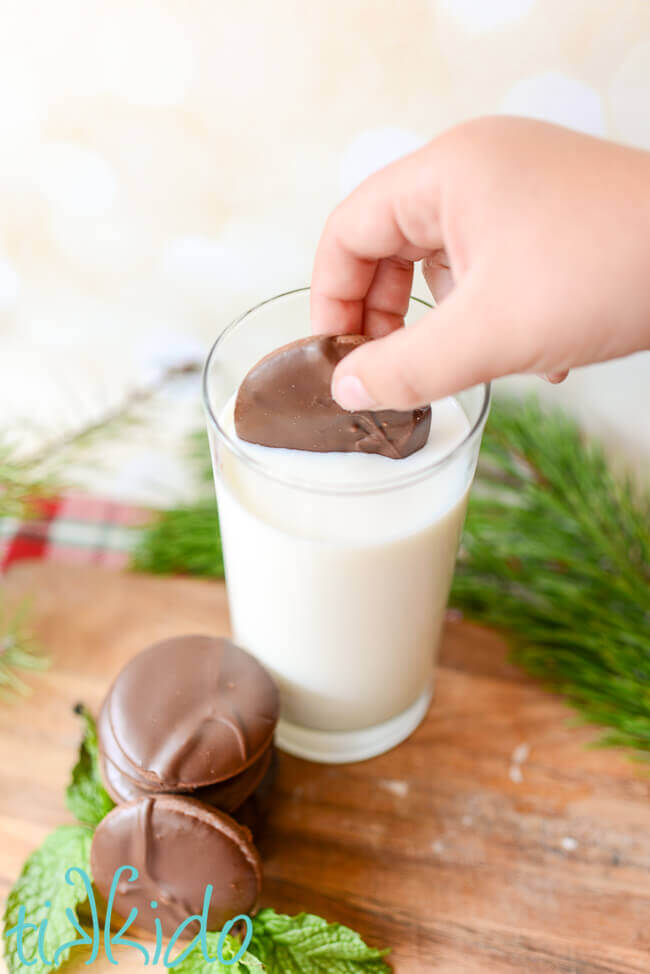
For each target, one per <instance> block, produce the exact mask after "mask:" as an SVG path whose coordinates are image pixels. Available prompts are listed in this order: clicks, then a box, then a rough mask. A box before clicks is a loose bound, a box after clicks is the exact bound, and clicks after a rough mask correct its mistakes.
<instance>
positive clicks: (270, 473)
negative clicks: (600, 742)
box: [201, 287, 491, 495]
mask: <svg viewBox="0 0 650 974" xmlns="http://www.w3.org/2000/svg"><path fill="white" fill-rule="evenodd" d="M310 290H311V288H309V287H297V288H293V289H292V290H290V291H283V292H282V293H281V294H274V295H273V296H272V297H270V298H265V299H264V300H263V301H259V302H258V303H257V304H255V305H253V307H252V308H248V310H247V311H244V312H242V314H240V315H238V316H237V317H236V318H234V319H233V320H232V321H231V322H230V323H229V324H228V325H226V327H225V328H224V329H223V331H222V332H221V333H220V334H219V335H218V336H217V338H216V339H215V341H214V342H213V344H212V347H211V348H210V351H209V352H208V356H207V358H206V361H205V365H204V367H203V376H202V381H201V391H202V398H203V406H204V408H205V411H206V413H207V417H208V424H209V425H210V426H211V427H213V428H214V430H215V432H216V434H217V437H218V438H220V439H221V440H222V441H223V442H224V443H225V444H226V445H227V447H228V449H229V450H230V451H231V452H232V453H234V454H235V455H236V456H237V457H238V459H239V460H241V461H242V462H243V463H244V464H245V466H248V467H250V468H252V469H253V470H254V471H256V472H257V473H259V474H262V476H264V477H267V478H269V479H270V480H274V481H276V482H277V483H280V484H283V485H284V486H286V487H293V488H296V489H299V490H303V491H306V492H310V493H316V494H345V495H350V494H356V495H360V494H379V493H383V492H386V491H390V490H395V489H398V488H401V487H409V486H411V485H412V484H415V483H419V482H420V481H422V480H426V479H427V478H428V477H430V476H431V475H432V473H434V472H437V471H438V470H441V469H443V468H444V467H446V466H447V465H448V464H449V463H450V461H451V460H453V459H454V458H455V457H457V456H458V454H459V453H461V452H462V451H463V450H464V449H466V448H467V446H468V445H469V444H470V443H471V442H472V440H474V439H475V438H476V436H477V435H478V434H479V433H480V431H481V429H482V427H483V425H484V423H485V420H486V418H487V414H488V410H489V407H490V399H491V386H490V383H489V382H482V383H479V384H478V385H479V386H480V387H481V388H482V389H483V401H482V403H481V408H480V410H479V413H478V416H477V418H476V420H475V421H474V422H473V423H472V425H471V427H470V429H469V430H468V432H467V433H466V434H465V436H464V437H463V438H462V440H460V442H459V443H457V444H456V445H455V446H454V447H452V449H451V450H450V451H449V453H446V454H445V455H444V456H442V457H439V458H438V459H437V460H434V461H433V462H432V463H429V464H427V465H426V466H424V467H420V468H419V469H418V470H414V471H412V472H411V473H410V474H400V473H399V471H398V472H397V473H396V474H391V475H389V476H388V477H384V478H382V479H381V480H375V481H368V482H367V483H358V482H357V483H355V484H340V485H339V484H332V483H322V482H320V483H319V482H317V481H313V480H305V479H304V478H301V477H288V476H286V475H284V474H280V473H278V472H277V471H275V470H274V469H273V468H272V467H271V466H267V465H266V464H265V463H262V462H261V461H260V460H257V459H256V458H255V457H251V456H250V455H249V454H248V453H246V451H245V450H243V449H242V448H241V446H240V444H239V443H238V442H237V441H236V440H234V439H233V438H232V437H231V436H230V435H229V434H228V433H227V432H226V430H225V429H224V428H223V427H222V426H221V424H220V422H219V418H218V417H217V416H215V413H214V410H213V408H212V403H211V401H210V394H209V390H208V380H209V375H210V371H211V368H212V365H213V363H214V361H215V359H216V358H217V356H218V353H219V350H220V346H221V345H222V343H223V342H224V341H225V340H226V339H227V338H228V336H229V335H231V334H232V332H234V331H235V329H236V328H237V327H238V326H239V325H240V324H242V322H243V321H245V319H246V318H248V317H249V315H252V314H254V313H255V312H256V311H259V310H260V308H263V307H264V306H265V305H267V304H272V303H273V302H275V301H280V300H281V299H282V298H290V297H293V296H294V295H297V294H305V293H308V292H309V291H310ZM410 301H413V302H414V303H415V304H419V305H422V307H424V308H428V309H429V310H432V309H433V308H434V307H435V305H433V304H431V303H430V302H429V301H424V300H423V299H422V298H418V297H416V296H415V295H414V294H412V295H411V296H410V298H409V302H410ZM474 388H476V387H474Z"/></svg>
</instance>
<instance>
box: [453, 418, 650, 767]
mask: <svg viewBox="0 0 650 974" xmlns="http://www.w3.org/2000/svg"><path fill="white" fill-rule="evenodd" d="M452 604H453V605H455V606H457V607H458V608H461V609H462V610H463V612H464V613H465V614H466V615H467V616H469V617H470V618H473V619H475V620H477V621H479V622H482V623H485V624H487V625H490V626H493V627H495V628H496V629H499V630H501V631H502V632H504V634H505V635H506V636H507V637H508V638H509V640H510V641H511V644H512V647H513V654H512V655H513V659H514V660H515V662H517V663H518V664H519V665H521V666H522V667H523V668H524V669H526V670H527V671H528V672H529V673H531V674H532V675H534V676H536V677H538V678H539V679H541V680H543V681H544V682H545V683H546V684H547V685H549V686H550V687H551V688H553V689H555V690H557V691H558V692H560V693H561V694H563V695H564V696H565V697H566V698H567V699H568V700H569V701H570V702H571V703H572V704H573V705H574V706H575V707H576V708H577V709H578V711H579V713H580V714H581V717H582V719H583V720H585V721H587V722H591V723H595V724H600V725H602V726H606V727H610V728H612V730H611V731H610V732H609V733H608V734H607V735H606V736H605V737H604V738H603V739H602V742H601V743H604V744H610V745H611V744H616V745H620V746H625V747H629V748H632V749H633V750H635V751H637V752H638V753H639V754H640V755H641V754H645V756H646V759H648V756H649V755H650V495H649V494H648V493H647V492H642V491H640V490H637V489H635V487H634V486H633V484H632V482H631V481H630V480H629V479H622V480H618V479H616V478H615V477H614V476H613V474H612V472H611V470H610V468H609V467H608V465H607V462H606V460H605V456H604V453H603V451H602V448H601V447H600V446H599V445H597V444H590V445H589V444H586V443H585V442H584V441H583V439H582V438H581V436H580V433H579V430H578V428H577V427H576V425H575V424H574V423H573V422H572V421H571V420H570V419H569V418H568V417H566V416H565V415H564V414H562V413H560V412H553V413H547V412H544V411H543V410H542V409H541V407H540V406H539V404H538V403H536V402H535V401H533V400H531V401H528V402H527V403H525V404H522V403H521V402H518V401H517V402H511V401H507V400H506V401H501V402H497V403H495V405H494V408H493V413H492V416H491V418H490V422H489V424H488V427H487V430H486V434H485V438H484V444H483V451H482V454H481V465H480V469H479V474H478V478H477V489H476V490H475V492H474V495H473V496H472V498H471V500H470V504H469V511H468V516H467V522H466V526H465V533H464V536H463V544H462V549H461V555H460V558H459V563H458V567H457V571H456V577H455V581H454V586H453V590H452Z"/></svg>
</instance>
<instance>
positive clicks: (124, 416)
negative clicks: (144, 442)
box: [0, 360, 201, 483]
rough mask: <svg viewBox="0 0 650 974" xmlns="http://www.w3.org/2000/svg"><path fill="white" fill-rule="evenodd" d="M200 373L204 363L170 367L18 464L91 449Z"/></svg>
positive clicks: (25, 466) (34, 465)
mask: <svg viewBox="0 0 650 974" xmlns="http://www.w3.org/2000/svg"><path fill="white" fill-rule="evenodd" d="M200 371H201V363H200V362H198V361H192V360H190V361H187V362H182V363H181V364H180V365H172V366H170V367H169V368H168V369H166V370H165V371H164V372H163V373H162V374H161V375H160V376H159V377H158V378H157V379H155V381H154V382H151V383H149V384H148V385H144V386H136V387H135V388H133V389H131V390H130V391H129V392H127V394H126V395H125V396H124V398H123V399H122V400H121V402H119V403H118V404H117V405H116V406H113V407H112V408H110V409H108V410H106V412H104V413H102V415H101V416H99V417H98V418H97V419H94V420H92V421H91V422H89V423H85V424H83V425H82V426H80V427H78V428H77V429H74V430H71V431H68V432H65V433H63V434H62V435H60V436H57V437H55V438H54V439H52V440H49V441H48V442H47V443H45V444H44V445H43V446H42V447H40V448H39V449H38V450H37V451H36V452H35V453H33V454H31V455H30V456H28V457H26V458H24V459H23V460H21V461H20V463H19V464H18V466H19V468H20V469H22V470H30V469H32V470H33V469H35V468H36V469H38V468H40V467H42V466H43V465H44V464H46V463H48V462H49V461H50V460H52V459H53V458H55V457H58V456H60V455H61V454H64V453H65V454H67V453H68V451H69V450H70V449H73V448H75V449H76V448H81V449H84V448H86V447H88V446H89V445H91V443H92V442H93V441H94V440H95V438H96V437H97V435H98V434H101V435H103V436H105V435H106V434H107V433H109V432H112V431H113V430H114V429H115V428H116V427H118V428H119V427H120V426H123V425H126V424H130V423H133V422H134V421H135V420H136V418H137V410H138V407H140V406H142V405H144V404H145V403H147V402H150V401H151V400H152V399H154V398H155V396H156V395H157V394H158V393H159V392H161V391H162V390H163V389H164V388H165V387H166V386H168V385H169V384H170V382H173V381H174V380H175V379H178V378H180V377H182V376H187V375H196V374H197V373H199V372H200ZM1 482H2V481H1V475H0V483H1Z"/></svg>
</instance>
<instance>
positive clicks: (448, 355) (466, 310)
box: [332, 277, 525, 410]
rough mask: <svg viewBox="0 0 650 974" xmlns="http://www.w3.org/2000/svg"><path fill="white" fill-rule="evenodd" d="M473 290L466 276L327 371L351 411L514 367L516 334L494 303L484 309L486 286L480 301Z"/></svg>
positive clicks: (422, 398) (420, 396) (428, 395)
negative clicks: (438, 300) (418, 314)
mask: <svg viewBox="0 0 650 974" xmlns="http://www.w3.org/2000/svg"><path fill="white" fill-rule="evenodd" d="M474 291H475V288H474V287H473V286H472V285H471V284H470V282H469V278H467V277H466V278H465V280H464V281H463V282H462V283H461V284H460V285H458V286H457V287H456V288H455V289H454V290H453V291H452V293H451V294H450V295H449V297H447V298H446V299H445V300H444V301H443V302H442V304H441V305H440V306H439V307H438V308H435V309H433V310H431V311H429V312H428V313H427V314H426V315H424V316H423V317H422V318H421V319H420V320H419V321H418V322H417V323H416V324H414V325H410V326H407V327H405V328H399V329H398V330H397V331H394V332H392V333H391V334H390V335H387V336H386V337H385V338H378V339H375V340H374V341H371V342H367V343H365V344H364V345H361V346H360V347H359V348H357V349H355V351H353V352H350V354H349V355H346V356H345V358H344V359H343V360H342V361H341V362H340V363H339V365H338V366H337V368H336V369H335V371H334V375H333V377H332V395H333V397H334V399H335V400H336V401H337V402H338V403H339V405H340V406H342V407H343V408H344V409H349V410H362V409H415V408H416V407H418V406H423V405H425V404H427V403H430V402H432V401H433V400H435V399H441V398H443V397H444V396H448V395H452V394H454V393H457V392H460V391H461V390H462V389H467V388H468V387H470V386H473V385H476V384H477V383H479V382H487V381H489V380H490V379H494V378H496V377H497V376H500V375H506V374H508V373H509V372H514V371H517V370H518V367H519V366H521V365H523V360H524V358H525V356H522V355H521V354H519V353H518V350H517V341H516V339H515V340H513V335H512V332H511V333H510V334H507V332H506V329H505V328H504V324H503V321H502V320H496V319H497V309H496V308H495V309H494V311H491V310H490V309H489V308H487V307H484V306H483V307H482V304H481V302H482V301H483V295H484V294H485V290H484V289H481V292H480V293H481V301H479V300H478V299H477V297H476V295H475V293H474ZM488 293H489V292H488ZM491 318H494V319H495V320H494V321H493V320H491ZM520 351H521V350H520ZM519 359H521V360H522V361H518V360H519Z"/></svg>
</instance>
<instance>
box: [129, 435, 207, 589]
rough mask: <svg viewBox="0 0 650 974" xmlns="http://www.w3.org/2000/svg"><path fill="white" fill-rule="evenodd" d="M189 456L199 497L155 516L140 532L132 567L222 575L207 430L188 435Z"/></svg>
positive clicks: (164, 572)
mask: <svg viewBox="0 0 650 974" xmlns="http://www.w3.org/2000/svg"><path fill="white" fill-rule="evenodd" d="M187 458H188V462H189V463H190V464H191V465H192V467H193V468H194V471H195V475H196V479H197V482H198V485H199V497H198V499H197V500H196V501H194V502H193V503H190V504H184V505H179V506H178V507H173V508H171V510H167V511H163V512H162V514H157V515H156V516H155V517H154V519H153V520H152V522H151V524H150V525H149V526H148V527H147V528H145V530H144V531H143V533H142V534H141V536H140V540H139V543H138V545H137V547H136V549H135V551H134V553H133V558H132V562H131V567H132V568H133V569H134V570H135V571H139V572H149V573H150V574H153V575H197V576H199V577H202V578H223V552H222V549H221V536H220V533H219V513H218V511H217V504H216V501H215V498H214V487H213V483H212V462H211V460H210V451H209V448H208V440H207V436H206V433H205V431H204V430H198V431H196V432H194V433H192V434H191V435H190V437H189V438H188V443H187Z"/></svg>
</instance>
